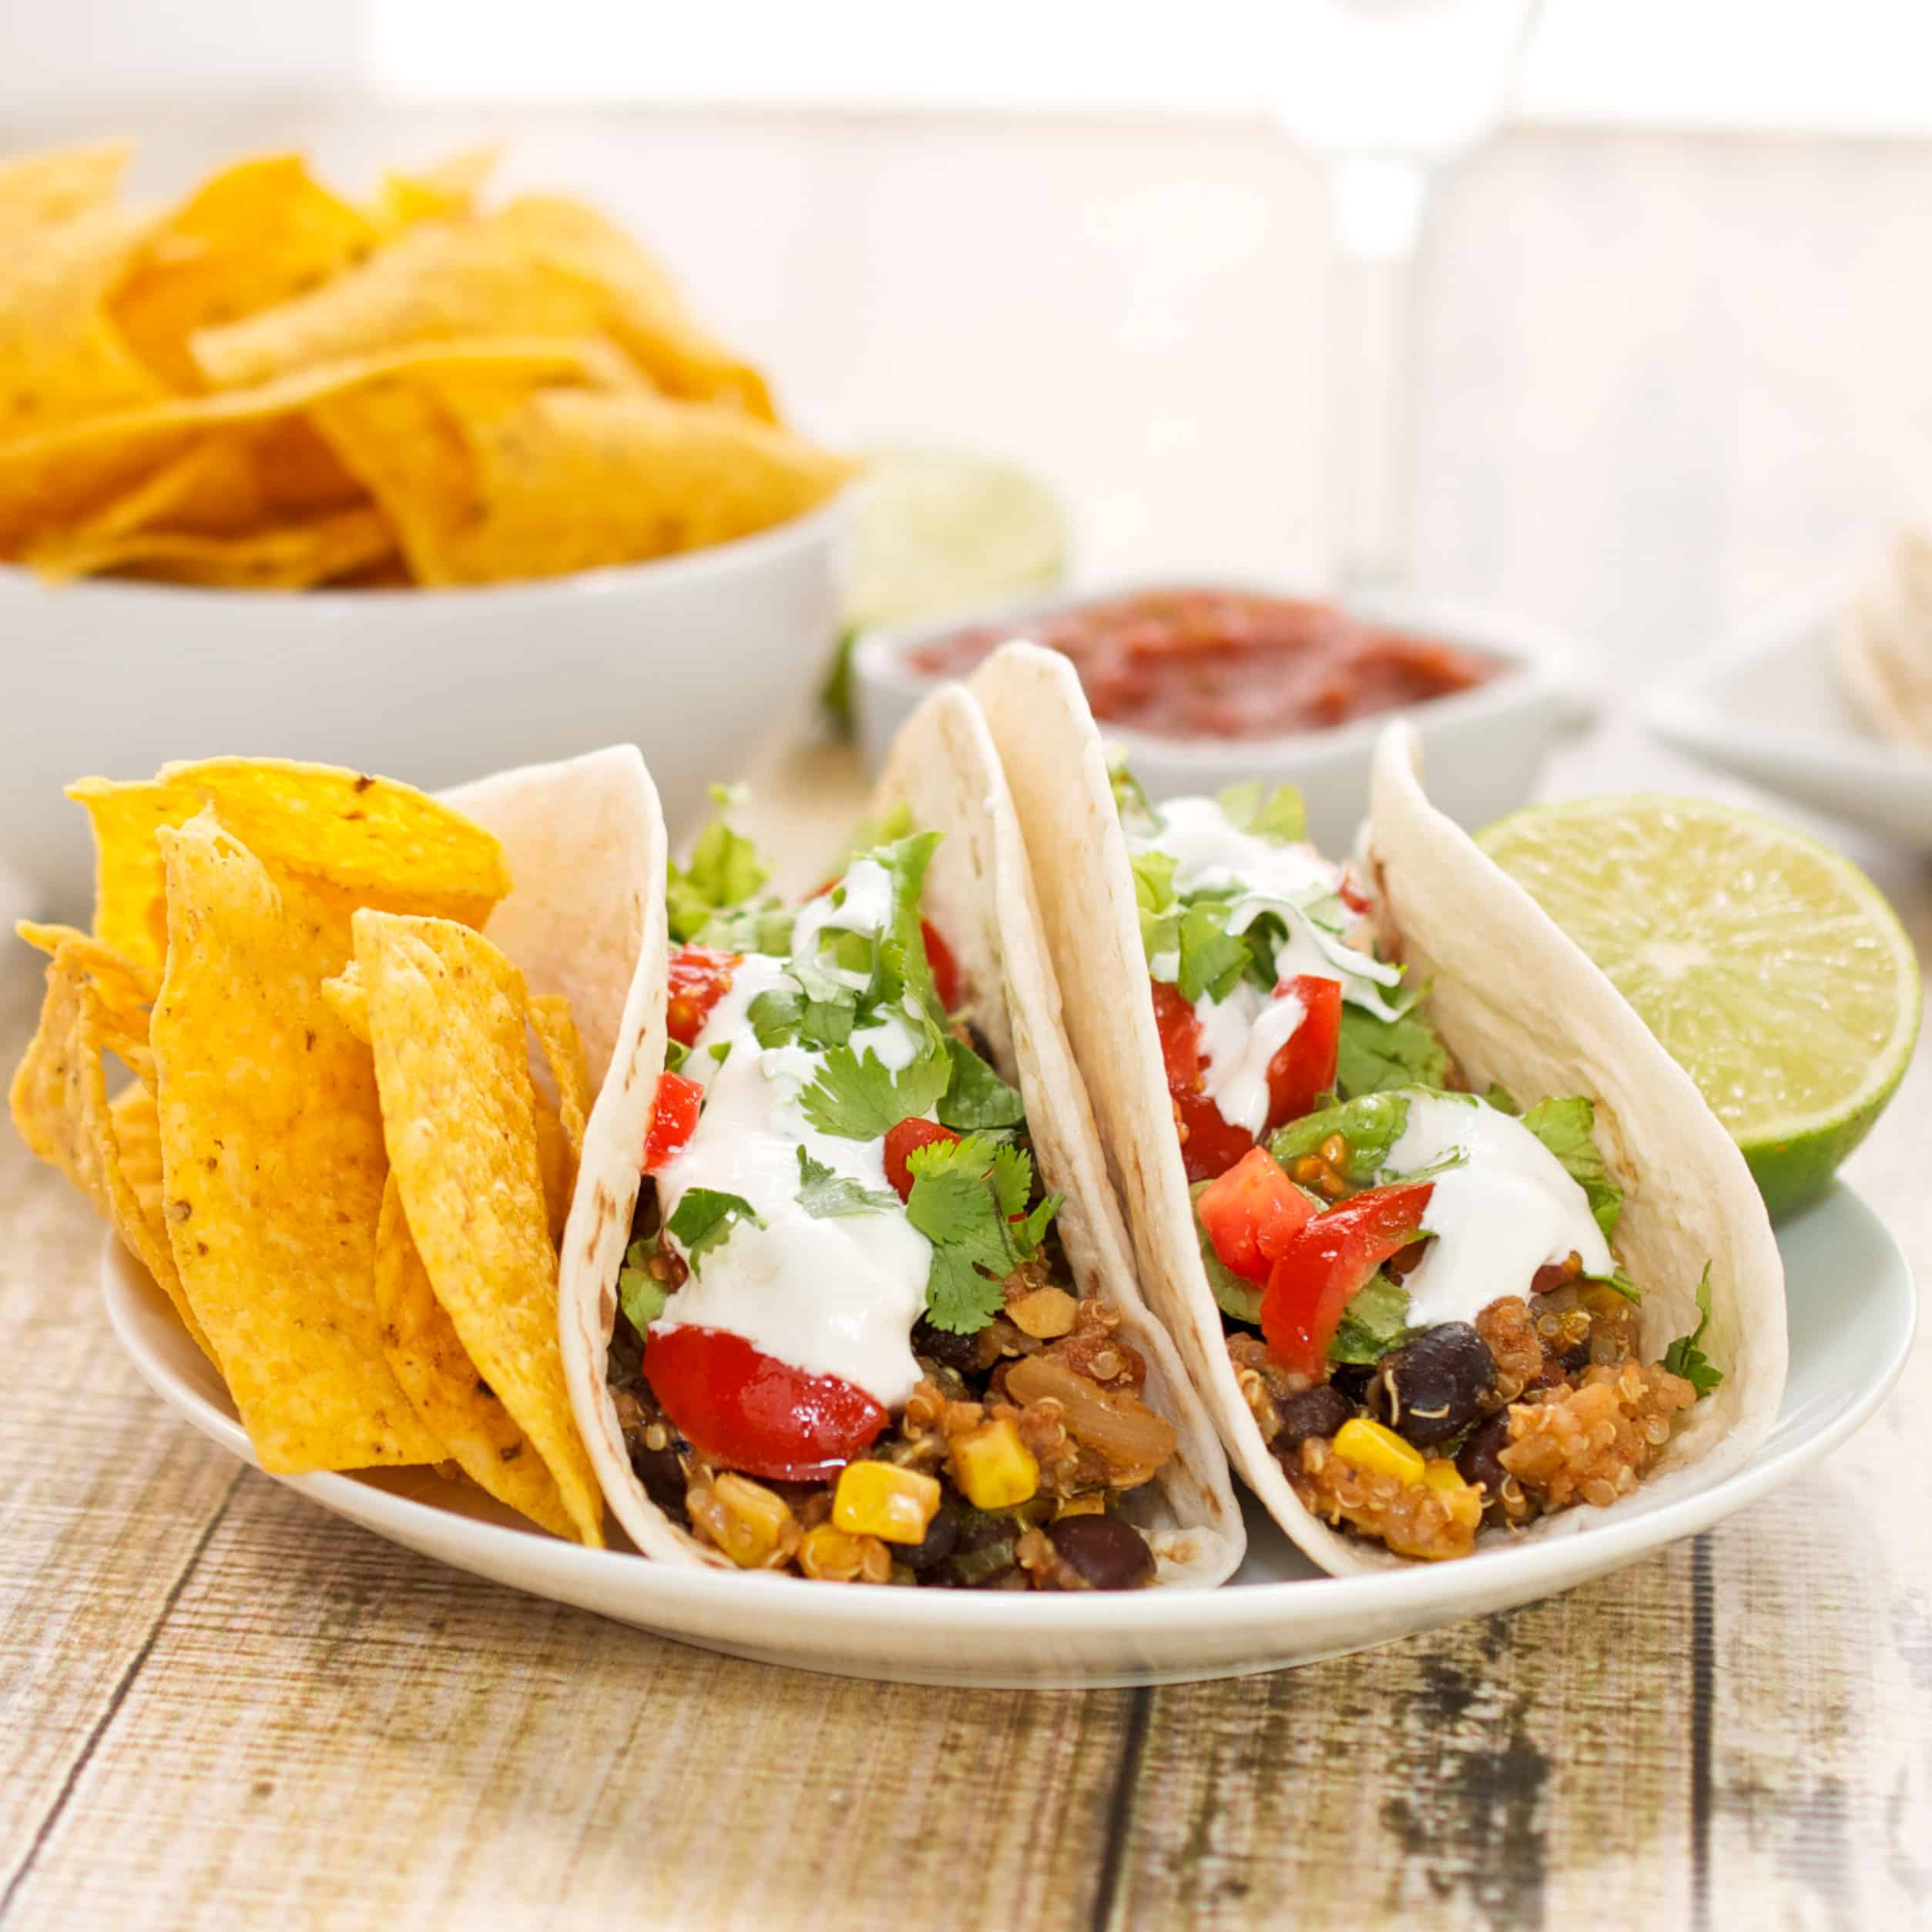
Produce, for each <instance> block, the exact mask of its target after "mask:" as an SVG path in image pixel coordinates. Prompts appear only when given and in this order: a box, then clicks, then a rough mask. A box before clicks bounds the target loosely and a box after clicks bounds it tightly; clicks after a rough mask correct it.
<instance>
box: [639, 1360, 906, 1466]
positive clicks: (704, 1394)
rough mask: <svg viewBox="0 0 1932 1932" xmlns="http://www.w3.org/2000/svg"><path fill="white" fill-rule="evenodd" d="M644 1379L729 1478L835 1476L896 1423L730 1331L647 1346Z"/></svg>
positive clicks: (859, 1395) (844, 1388)
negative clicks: (739, 1474) (733, 1473)
mask: <svg viewBox="0 0 1932 1932" xmlns="http://www.w3.org/2000/svg"><path fill="white" fill-rule="evenodd" d="M644 1376H645V1379H646V1380H647V1381H648V1382H649V1384H650V1385H651V1389H652V1393H653V1394H655V1395H656V1397H657V1399H658V1400H659V1403H660V1404H662V1406H663V1409H664V1413H665V1414H666V1415H668V1416H669V1417H670V1418H671V1420H672V1421H673V1422H674V1423H675V1424H676V1425H677V1427H678V1430H679V1433H680V1434H682V1435H683V1437H684V1438H685V1440H686V1441H687V1442H689V1443H691V1444H693V1446H694V1447H696V1448H698V1449H699V1450H701V1451H703V1454H705V1455H706V1457H709V1459H710V1460H711V1461H713V1462H715V1463H719V1464H723V1466H724V1467H726V1468H727V1469H736V1470H740V1471H743V1473H744V1474H746V1475H748V1476H763V1477H766V1478H770V1479H772V1480H773V1481H779V1482H813V1481H818V1480H820V1479H821V1478H824V1477H827V1476H830V1475H833V1474H836V1473H837V1471H839V1470H840V1469H842V1468H844V1466H845V1465H846V1464H847V1463H848V1462H850V1461H851V1460H852V1458H853V1457H854V1456H856V1455H857V1454H858V1453H859V1451H860V1450H862V1449H864V1448H866V1447H868V1446H869V1445H870V1443H871V1442H872V1441H873V1440H874V1437H877V1434H879V1432H880V1430H882V1429H883V1428H884V1427H885V1425H886V1421H887V1416H886V1412H885V1410H884V1409H883V1408H882V1407H880V1405H879V1404H877V1402H875V1401H874V1400H873V1399H872V1397H870V1396H869V1395H867V1394H866V1392H865V1391H864V1390H863V1389H861V1388H857V1387H854V1385H853V1384H851V1383H850V1382H847V1381H845V1380H842V1379H841V1378H840V1377H838V1376H836V1375H808V1374H806V1372H805V1371H804V1370H803V1369H797V1368H793V1367H792V1366H791V1364H790V1363H788V1362H781V1361H780V1360H777V1359H776V1357H773V1356H770V1355H767V1354H766V1353H763V1350H759V1349H756V1348H753V1347H752V1345H751V1344H750V1343H749V1342H748V1341H746V1340H745V1339H744V1337H743V1336H742V1335H734V1334H733V1333H730V1331H729V1330H726V1329H721V1328H673V1329H667V1330H663V1331H662V1332H661V1333H651V1334H649V1335H648V1336H646V1338H645V1342H644Z"/></svg>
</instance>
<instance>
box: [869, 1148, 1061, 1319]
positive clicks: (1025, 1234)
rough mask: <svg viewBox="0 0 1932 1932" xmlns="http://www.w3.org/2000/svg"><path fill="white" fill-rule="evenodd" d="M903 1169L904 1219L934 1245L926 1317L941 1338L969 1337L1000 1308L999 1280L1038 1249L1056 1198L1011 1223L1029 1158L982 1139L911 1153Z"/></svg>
mask: <svg viewBox="0 0 1932 1932" xmlns="http://www.w3.org/2000/svg"><path fill="white" fill-rule="evenodd" d="M906 1168H907V1172H909V1173H910V1174H911V1176H912V1191H911V1194H910V1195H909V1196H907V1201H906V1215H907V1219H909V1220H910V1221H911V1223H912V1225H913V1226H914V1227H916V1228H917V1229H918V1230H919V1232H920V1233H921V1234H923V1235H924V1236H925V1237H926V1239H927V1240H929V1241H930V1242H931V1243H932V1244H933V1254H932V1267H931V1273H929V1274H928V1276H927V1280H926V1318H927V1320H928V1321H930V1322H931V1323H932V1325H933V1326H934V1327H935V1328H940V1329H944V1330H946V1331H947V1332H948V1333H951V1334H954V1335H971V1334H974V1333H977V1332H978V1330H980V1329H982V1328H984V1327H985V1326H986V1324H987V1323H988V1322H990V1321H991V1320H992V1319H993V1317H995V1315H997V1314H998V1313H999V1312H1000V1310H1001V1307H1002V1306H1004V1305H1005V1296H1004V1295H1003V1293H1001V1287H1000V1283H1001V1281H1002V1280H1004V1279H1005V1277H1006V1276H1008V1275H1009V1274H1011V1273H1012V1271H1013V1270H1015V1268H1017V1267H1018V1266H1019V1265H1020V1263H1021V1262H1022V1261H1025V1259H1027V1258H1028V1256H1030V1255H1031V1254H1032V1253H1034V1251H1035V1249H1037V1248H1038V1246H1039V1243H1040V1239H1041V1236H1042V1235H1044V1234H1045V1232H1046V1228H1047V1224H1048V1222H1050V1221H1051V1220H1052V1218H1053V1216H1054V1215H1055V1213H1057V1212H1058V1209H1059V1206H1060V1202H1059V1199H1058V1196H1048V1198H1047V1199H1045V1200H1043V1201H1041V1203H1040V1204H1039V1206H1038V1207H1036V1208H1035V1209H1034V1210H1033V1212H1032V1213H1031V1214H1029V1215H1028V1216H1026V1217H1025V1219H1024V1220H1020V1221H1015V1219H1013V1218H1012V1217H1013V1216H1015V1215H1017V1214H1018V1213H1020V1211H1021V1209H1023V1208H1024V1207H1025V1205H1026V1200H1027V1196H1028V1195H1029V1194H1030V1193H1031V1192H1032V1190H1033V1162H1032V1159H1031V1156H1028V1154H1027V1152H1025V1149H1022V1148H1018V1147H1015V1146H1014V1145H1012V1144H1011V1142H995V1141H992V1140H991V1139H988V1138H987V1136H985V1135H983V1134H968V1135H967V1136H966V1138H965V1139H963V1140H958V1141H934V1142H931V1143H930V1144H929V1145H927V1146H924V1147H921V1148H918V1149H915V1150H914V1152H912V1153H911V1154H910V1155H909V1156H907V1160H906Z"/></svg>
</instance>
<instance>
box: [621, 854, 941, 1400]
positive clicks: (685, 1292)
mask: <svg viewBox="0 0 1932 1932" xmlns="http://www.w3.org/2000/svg"><path fill="white" fill-rule="evenodd" d="M872 874H877V880H876V882H875V880H874V879H873V877H871V876H870V875H872ZM844 883H845V887H846V893H845V897H844V901H843V903H842V904H840V906H839V907H837V908H836V909H834V907H832V904H831V897H832V895H830V894H822V895H821V896H820V897H819V898H817V899H815V900H813V901H811V902H810V904H809V905H807V907H804V908H803V910H802V911H800V914H799V916H798V924H797V936H796V937H797V945H798V946H799V948H800V949H801V951H802V950H804V949H806V948H810V949H811V954H810V956H811V957H813V958H814V960H815V961H817V963H818V964H821V965H823V966H827V967H828V968H829V961H826V960H823V959H820V958H818V956H817V951H816V949H817V934H818V933H819V931H820V930H822V929H823V928H826V927H837V928H839V929H840V930H844V931H857V932H863V933H867V934H871V933H876V932H877V931H878V929H879V927H880V925H881V924H884V921H885V919H886V918H887V916H888V915H889V914H890V912H891V904H892V891H891V878H890V877H889V875H888V874H887V872H886V870H885V869H884V867H882V866H880V865H877V864H874V862H873V861H871V860H860V861H859V862H858V863H857V864H855V865H854V867H852V868H851V870H850V872H848V873H847V874H846V878H845V882H844ZM857 977H858V978H859V979H860V981H863V979H864V975H863V974H860V975H858V976H857ZM790 984H791V982H790V981H789V980H788V979H787V977H786V973H785V963H784V961H782V960H779V959H773V958H769V957H767V956H766V955H765V954H756V953H754V954H750V955H749V956H748V957H746V959H745V960H744V961H743V963H742V964H740V966H739V967H738V968H737V970H736V972H735V973H734V974H733V978H732V982H731V987H730V991H728V992H726V995H724V997H723V998H722V999H720V1000H719V1001H718V1003H717V1005H716V1006H715V1007H713V1008H712V1010H711V1013H710V1015H709V1018H707V1020H706V1023H705V1026H704V1029H703V1031H702V1032H700V1033H699V1035H698V1038H697V1041H696V1044H695V1045H693V1048H692V1049H691V1052H690V1055H689V1058H687V1059H686V1062H685V1063H684V1068H683V1071H684V1072H685V1073H686V1075H687V1076H688V1077H689V1078H692V1079H694V1080H696V1081H698V1082H700V1083H702V1084H703V1086H704V1088H705V1090H706V1091H705V1107H704V1112H703V1115H702V1116H701V1117H700V1119H699V1122H698V1125H697V1129H696V1132H694V1133H693V1135H692V1136H691V1139H689V1141H688V1142H686V1145H684V1146H683V1149H680V1150H679V1152H678V1153H677V1154H676V1155H675V1156H673V1158H672V1159H671V1160H669V1162H666V1165H665V1166H664V1167H663V1168H662V1170H661V1171H660V1172H659V1174H658V1176H657V1185H658V1198H659V1202H660V1203H661V1205H662V1210H663V1215H664V1219H665V1221H666V1223H667V1224H668V1223H669V1220H670V1219H671V1217H672V1216H673V1215H674V1214H675V1213H676V1212H677V1208H678V1203H679V1202H680V1201H681V1200H682V1199H683V1198H684V1196H685V1195H686V1193H688V1192H689V1191H690V1190H691V1189H693V1188H694V1187H706V1188H713V1189H716V1190H717V1191H719V1192H722V1193H726V1194H736V1195H737V1196H740V1197H741V1198H742V1199H744V1200H746V1201H747V1202H750V1205H751V1206H753V1208H754V1209H756V1211H757V1213H759V1215H760V1216H761V1217H762V1218H763V1221H764V1223H765V1225H764V1226H763V1227H762V1228H761V1227H759V1226H756V1224H755V1223H751V1222H748V1221H740V1222H739V1223H736V1225H735V1226H733V1229H732V1230H731V1233H730V1237H729V1238H728V1239H726V1241H725V1242H724V1243H723V1244H722V1245H721V1246H717V1247H715V1248H713V1249H709V1251H708V1252H707V1253H706V1254H705V1255H704V1256H703V1257H702V1258H701V1259H700V1261H699V1266H698V1268H697V1269H696V1270H694V1272H693V1274H692V1275H691V1276H690V1279H689V1280H687V1281H686V1283H685V1284H684V1286H683V1287H681V1288H679V1290H677V1292H676V1293H675V1294H674V1295H673V1296H672V1297H671V1299H670V1301H669V1304H668V1305H667V1306H666V1309H665V1312H664V1313H663V1315H662V1317H660V1318H659V1320H656V1321H655V1322H653V1323H652V1324H651V1327H652V1333H657V1332H658V1331H659V1330H668V1329H673V1328H679V1327H701V1328H720V1329H725V1330H729V1331H730V1333H733V1334H735V1335H740V1336H742V1337H743V1338H744V1339H745V1340H746V1341H748V1342H749V1343H751V1345H752V1347H754V1348H756V1349H758V1350H761V1351H762V1352H763V1353H765V1354H767V1355H770V1356H773V1357H776V1359H777V1360H780V1361H781V1362H787V1363H790V1365H791V1366H792V1367H794V1368H799V1369H803V1370H806V1371H807V1373H808V1374H814V1375H837V1376H840V1377H843V1378H844V1380H846V1381H848V1382H850V1383H852V1384H855V1385H856V1386H857V1387H860V1388H861V1389H864V1390H865V1392H866V1393H867V1394H868V1395H870V1396H871V1397H873V1399H874V1400H875V1401H877V1402H880V1403H882V1404H884V1406H885V1407H887V1408H894V1407H897V1406H898V1405H899V1404H902V1403H903V1402H904V1400H906V1398H907V1397H908V1396H909V1395H911V1393H912V1391H913V1388H914V1384H916V1383H917V1380H918V1379H919V1367H918V1364H917V1362H916V1361H914V1359H913V1353H912V1348H911V1333H912V1327H913V1324H914V1323H915V1322H916V1321H917V1320H918V1319H919V1317H920V1315H921V1312H922V1311H923V1310H924V1307H925V1303H926V1277H927V1273H929V1271H930V1270H931V1263H932V1244H931V1243H930V1242H929V1241H927V1239H926V1237H925V1236H924V1235H923V1234H921V1233H920V1232H919V1231H918V1229H917V1228H915V1227H914V1226H913V1225H912V1223H911V1222H910V1221H909V1220H907V1218H906V1214H905V1210H904V1208H903V1207H901V1205H900V1203H899V1201H898V1199H897V1196H894V1194H893V1192H892V1187H891V1182H888V1181H887V1179H886V1172H885V1146H884V1142H883V1141H878V1140H872V1141H858V1140H847V1139H842V1138H840V1136H839V1135H834V1134H824V1133H820V1132H819V1131H818V1130H817V1129H815V1128H814V1127H813V1126H812V1125H811V1124H810V1122H809V1121H808V1120H807V1119H806V1117H805V1113H804V1110H803V1108H802V1107H801V1106H800V1105H799V1095H800V1094H801V1093H802V1092H803V1091H804V1089H805V1088H807V1086H809V1085H810V1084H811V1083H812V1082H813V1080H814V1079H816V1078H817V1075H818V1070H819V1068H820V1065H821V1064H822V1062H823V1055H821V1054H819V1053H817V1052H811V1051H809V1050H808V1049H807V1048H803V1047H800V1046H797V1045H792V1046H781V1047H770V1048H766V1047H761V1046H760V1045H759V1044H758V1036H757V1034H756V1032H755V1031H753V1028H752V1025H751V1023H750V1019H749V1018H748V1017H747V1015H748V1012H749V1010H750V1005H751V1002H752V1001H753V999H755V998H756V997H757V995H759V994H760V993H762V992H765V991H769V990H770V989H772V988H777V987H783V986H788V985H790ZM922 1044H923V1036H922V1035H921V1033H920V1032H919V1031H917V1029H916V1028H914V1025H912V1023H911V1021H910V1019H908V1018H904V1017H901V1015H897V1014H887V1015H884V1016H882V1018H880V1021H878V1022H877V1024H876V1025H871V1026H867V1027H863V1028H859V1029H857V1031H854V1034H853V1035H852V1039H851V1045H852V1049H853V1051H854V1052H855V1053H857V1054H858V1055H860V1056H861V1057H863V1056H864V1054H865V1053H866V1052H867V1050H868V1049H870V1051H871V1052H874V1053H876V1054H877V1055H878V1057H879V1058H880V1061H881V1062H883V1063H884V1065H887V1067H890V1068H893V1069H894V1070H895V1071H896V1070H897V1069H898V1068H901V1067H904V1066H905V1065H907V1063H908V1062H911V1060H912V1059H913V1058H914V1057H915V1056H916V1055H917V1053H918V1052H919V1050H920V1048H921V1045H922ZM714 1047H716V1048H729V1051H728V1052H726V1055H725V1058H724V1059H723V1062H722V1064H721V1063H720V1062H719V1059H718V1058H717V1057H716V1055H714V1054H713V1051H712V1049H713V1048H714ZM801 1146H802V1147H803V1149H805V1151H806V1152H807V1155H808V1156H810V1158H811V1159H813V1160H815V1161H817V1162H820V1163H822V1164H823V1166H827V1167H829V1168H830V1169H832V1171H833V1172H834V1173H835V1174H840V1175H844V1176H848V1177H850V1179H853V1180H855V1181H857V1182H859V1183H860V1185H861V1186H864V1187H865V1188H867V1189H870V1190H871V1191H872V1192H875V1193H878V1194H882V1195H884V1196H887V1197H888V1199H889V1200H890V1205H889V1206H880V1207H879V1208H877V1209H874V1210H873V1211H871V1212H869V1213H864V1214H853V1215H840V1216H837V1217H834V1218H827V1219H814V1218H813V1216H810V1215H809V1214H807V1213H806V1212H805V1209H804V1208H803V1206H801V1205H800V1202H799V1199H798V1192H799V1186H800V1179H799V1162H798V1150H799V1149H800V1147H801ZM667 1239H668V1237H667ZM671 1245H672V1246H676V1243H675V1242H673V1243H671Z"/></svg>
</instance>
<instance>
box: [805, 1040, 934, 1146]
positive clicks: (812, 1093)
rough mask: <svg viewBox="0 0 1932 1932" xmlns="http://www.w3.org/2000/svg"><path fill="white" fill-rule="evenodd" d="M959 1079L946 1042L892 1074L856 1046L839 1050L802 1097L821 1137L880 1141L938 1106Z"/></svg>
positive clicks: (829, 1057)
mask: <svg viewBox="0 0 1932 1932" xmlns="http://www.w3.org/2000/svg"><path fill="white" fill-rule="evenodd" d="M952 1075H953V1062H952V1056H951V1055H950V1054H949V1053H948V1052H947V1051H946V1048H945V1043H944V1039H943V1038H941V1040H940V1041H937V1044H936V1045H934V1044H931V1043H929V1044H928V1045H927V1050H926V1051H925V1052H924V1053H922V1054H921V1055H920V1056H919V1058H917V1059H916V1060H914V1062H912V1064H911V1065H910V1066H907V1067H904V1068H901V1069H900V1071H899V1072H897V1073H894V1072H892V1071H891V1068H888V1067H887V1066H886V1065H884V1063H883V1062H881V1061H880V1058H879V1056H878V1055H877V1054H876V1053H875V1052H873V1050H872V1049H871V1048H870V1047H867V1048H866V1050H865V1057H864V1058H863V1059H861V1058H860V1057H859V1055H857V1054H856V1053H854V1052H853V1051H852V1049H851V1048H850V1045H845V1046H837V1047H834V1048H832V1050H831V1051H830V1052H829V1053H827V1055H826V1056H825V1058H824V1060H823V1062H822V1063H821V1064H820V1068H819V1072H818V1078H817V1079H816V1080H814V1081H813V1082H812V1084H811V1085H810V1086H809V1087H807V1088H806V1089H805V1091H804V1092H803V1093H802V1094H800V1095H799V1105H800V1106H801V1107H803V1109H804V1112H805V1118H806V1119H807V1120H809V1121H810V1122H811V1123H812V1125H813V1126H814V1127H816V1128H817V1129H818V1131H819V1132H820V1133H821V1134H835V1135H837V1136H838V1138H839V1139H841V1140H877V1139H880V1137H881V1136H882V1135H884V1134H885V1133H886V1132H888V1131H889V1130H890V1129H892V1128H894V1127H896V1126H897V1125H898V1124H899V1122H901V1121H902V1120H910V1119H911V1118H912V1117H913V1116H914V1115H915V1114H923V1113H924V1112H927V1110H928V1109H930V1108H931V1107H933V1106H934V1105H936V1104H937V1102H938V1100H939V1098H940V1096H941V1095H942V1094H943V1093H944V1092H945V1091H946V1088H947V1087H948V1085H949V1084H950V1083H951V1080H952Z"/></svg>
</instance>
